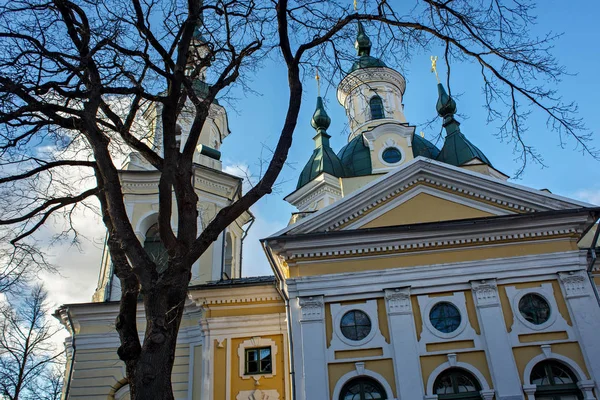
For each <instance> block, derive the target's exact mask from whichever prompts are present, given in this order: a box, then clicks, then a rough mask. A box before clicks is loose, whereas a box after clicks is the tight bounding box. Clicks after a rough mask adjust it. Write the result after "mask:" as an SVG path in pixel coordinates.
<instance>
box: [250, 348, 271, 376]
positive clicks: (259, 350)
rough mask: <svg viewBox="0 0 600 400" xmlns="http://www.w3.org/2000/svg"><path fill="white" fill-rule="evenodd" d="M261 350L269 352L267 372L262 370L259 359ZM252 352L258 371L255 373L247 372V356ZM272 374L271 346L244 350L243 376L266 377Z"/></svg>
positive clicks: (260, 359)
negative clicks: (255, 356)
mask: <svg viewBox="0 0 600 400" xmlns="http://www.w3.org/2000/svg"><path fill="white" fill-rule="evenodd" d="M262 350H269V366H270V368H269V370H263V369H262V365H261V364H262V358H261V357H260V353H261V351H262ZM253 352H256V354H257V359H256V360H254V362H256V363H257V365H258V370H257V371H256V372H250V371H249V368H248V367H249V363H250V360H249V359H248V358H249V357H248V356H249V355H250V354H251V353H253ZM272 373H273V349H272V347H271V346H263V347H249V348H245V349H244V375H268V374H272Z"/></svg>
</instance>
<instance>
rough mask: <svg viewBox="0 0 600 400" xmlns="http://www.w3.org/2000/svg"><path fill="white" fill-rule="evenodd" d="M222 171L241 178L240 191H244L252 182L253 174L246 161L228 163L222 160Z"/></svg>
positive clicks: (248, 188)
mask: <svg viewBox="0 0 600 400" xmlns="http://www.w3.org/2000/svg"><path fill="white" fill-rule="evenodd" d="M223 172H225V173H226V174H229V175H233V176H237V177H240V178H242V179H243V180H244V181H243V183H242V191H243V192H244V193H246V192H247V191H248V190H250V188H251V187H252V185H253V184H254V181H255V179H254V175H252V171H250V167H249V166H248V164H246V163H230V162H229V161H228V160H225V161H224V162H223Z"/></svg>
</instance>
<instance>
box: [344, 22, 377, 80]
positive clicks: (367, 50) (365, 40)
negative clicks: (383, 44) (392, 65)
mask: <svg viewBox="0 0 600 400" xmlns="http://www.w3.org/2000/svg"><path fill="white" fill-rule="evenodd" d="M354 47H355V48H356V52H357V54H358V57H359V58H358V60H356V61H355V62H354V64H352V68H350V72H354V71H356V70H357V69H362V68H373V67H386V65H385V63H384V62H383V61H381V60H380V59H378V58H375V57H371V39H369V36H367V33H366V32H365V27H364V26H363V24H362V22H360V21H358V33H357V34H356V42H354Z"/></svg>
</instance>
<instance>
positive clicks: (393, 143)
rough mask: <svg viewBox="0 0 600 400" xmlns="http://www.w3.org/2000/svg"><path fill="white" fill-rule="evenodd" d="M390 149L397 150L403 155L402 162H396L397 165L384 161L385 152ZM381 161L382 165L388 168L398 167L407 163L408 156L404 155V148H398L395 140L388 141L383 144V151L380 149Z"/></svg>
mask: <svg viewBox="0 0 600 400" xmlns="http://www.w3.org/2000/svg"><path fill="white" fill-rule="evenodd" d="M389 148H394V149H397V150H398V151H399V152H400V154H401V158H400V161H398V162H396V163H388V162H386V161H385V160H384V159H383V152H384V151H386V150H387V149H389ZM379 161H381V163H382V164H383V165H385V166H387V167H397V166H398V165H400V164H402V163H404V161H406V154H405V153H404V150H403V149H402V147H400V146H398V144H397V143H396V141H395V140H394V139H391V138H390V139H388V140H386V141H385V142H384V143H383V146H382V147H381V149H379Z"/></svg>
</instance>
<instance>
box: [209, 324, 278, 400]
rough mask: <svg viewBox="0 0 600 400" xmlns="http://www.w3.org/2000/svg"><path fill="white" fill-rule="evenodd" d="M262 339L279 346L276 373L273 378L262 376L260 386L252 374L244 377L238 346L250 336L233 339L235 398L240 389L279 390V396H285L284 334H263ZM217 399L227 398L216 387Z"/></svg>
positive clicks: (232, 369) (232, 396) (232, 379)
mask: <svg viewBox="0 0 600 400" xmlns="http://www.w3.org/2000/svg"><path fill="white" fill-rule="evenodd" d="M261 338H262V339H271V340H273V341H274V342H275V345H276V346H277V355H276V356H275V357H276V363H277V367H276V371H275V372H276V375H274V376H273V377H272V378H266V377H261V378H260V379H259V386H256V385H255V381H254V379H252V377H251V376H250V377H249V379H243V378H241V377H240V362H244V360H243V359H242V360H240V358H239V356H238V348H239V346H240V344H241V343H242V342H244V341H246V340H248V339H251V338H250V337H246V338H235V339H231V364H230V368H231V369H230V371H229V372H230V374H231V398H232V399H235V398H236V397H237V395H238V393H239V392H240V391H243V390H255V389H260V390H277V392H278V393H279V398H280V399H284V398H285V363H286V362H287V360H284V342H283V335H273V336H261ZM214 398H215V400H216V399H225V396H223V397H219V396H217V395H216V388H215V397H214Z"/></svg>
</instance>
